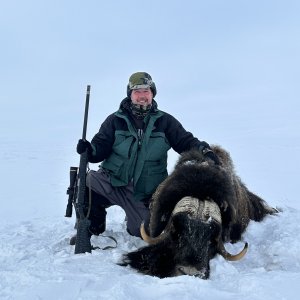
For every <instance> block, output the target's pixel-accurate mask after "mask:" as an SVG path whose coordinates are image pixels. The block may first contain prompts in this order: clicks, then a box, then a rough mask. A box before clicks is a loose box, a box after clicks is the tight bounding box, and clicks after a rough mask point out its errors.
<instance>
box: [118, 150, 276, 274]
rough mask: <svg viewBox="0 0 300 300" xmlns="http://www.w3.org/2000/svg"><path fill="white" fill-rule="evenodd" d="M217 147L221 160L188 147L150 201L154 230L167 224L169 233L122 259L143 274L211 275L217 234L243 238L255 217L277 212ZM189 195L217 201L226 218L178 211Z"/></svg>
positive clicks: (232, 239)
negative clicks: (207, 158)
mask: <svg viewBox="0 0 300 300" xmlns="http://www.w3.org/2000/svg"><path fill="white" fill-rule="evenodd" d="M212 148H213V151H214V152H215V153H216V155H217V156H218V157H219V159H220V162H221V163H220V165H219V166H216V165H215V164H213V163H211V162H209V161H208V162H205V161H203V155H202V154H201V153H200V152H199V151H198V150H191V151H188V152H186V153H183V154H182V155H181V157H180V159H179V160H178V162H177V164H176V166H175V169H174V171H173V172H172V174H171V175H170V176H169V177H168V178H167V179H166V180H165V181H164V182H162V183H161V185H160V186H159V187H158V188H157V190H156V192H155V193H154V194H153V197H152V201H151V204H150V213H151V218H150V225H149V232H150V236H152V237H156V236H158V235H159V234H160V233H161V232H162V230H164V229H165V227H166V225H167V224H168V228H169V229H168V230H169V231H170V232H169V235H168V236H167V237H166V238H165V239H164V240H162V241H160V242H159V243H158V244H156V245H149V246H146V247H143V248H141V249H138V250H136V251H134V252H131V253H128V254H126V255H124V257H123V261H122V263H121V265H123V266H126V265H130V266H131V267H133V268H135V269H137V270H138V271H139V272H142V273H144V274H148V275H152V276H157V277H160V278H163V277H169V276H176V275H180V274H184V272H183V273H180V266H182V268H183V270H185V269H187V268H188V269H189V270H190V269H191V270H192V271H191V272H189V274H193V275H195V276H199V277H200V278H204V279H205V278H208V276H209V260H210V259H211V258H213V257H214V256H215V255H216V254H217V240H218V239H219V238H220V237H221V240H222V241H223V242H224V243H225V242H228V241H230V242H236V241H238V240H240V239H241V236H242V234H243V232H244V231H245V230H246V228H247V226H248V224H249V222H250V220H254V221H261V220H262V219H263V218H264V217H265V216H266V215H267V214H274V213H276V212H277V210H276V209H273V208H271V207H270V206H268V205H267V203H266V202H265V201H264V200H263V199H261V198H260V197H259V196H257V195H255V194H254V193H252V192H250V191H249V190H248V188H247V187H246V185H245V184H244V183H243V182H242V181H241V179H240V178H239V177H238V176H237V175H236V173H235V170H234V165H233V162H232V160H231V157H230V155H229V153H228V152H227V151H225V150H224V149H222V148H221V147H219V146H213V147H212ZM186 196H191V197H194V198H197V199H198V200H199V201H205V200H209V201H213V202H215V203H216V204H217V205H218V206H219V208H220V212H221V218H222V224H219V223H216V222H209V223H205V222H203V221H202V220H197V219H192V218H191V217H189V216H188V214H187V213H180V214H178V215H175V216H171V215H172V211H173V210H174V207H175V206H176V204H177V203H178V202H179V201H180V200H181V199H182V198H183V197H186Z"/></svg>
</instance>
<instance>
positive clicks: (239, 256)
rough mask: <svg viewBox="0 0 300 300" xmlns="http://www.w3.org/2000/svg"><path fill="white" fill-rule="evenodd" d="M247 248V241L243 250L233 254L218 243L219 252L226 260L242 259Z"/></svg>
mask: <svg viewBox="0 0 300 300" xmlns="http://www.w3.org/2000/svg"><path fill="white" fill-rule="evenodd" d="M247 250H248V243H247V242H246V243H245V246H244V248H243V250H242V251H241V252H239V253H237V254H235V255H233V254H230V253H229V252H228V251H227V250H226V249H225V247H224V244H221V245H220V254H221V255H222V256H223V257H224V258H225V259H226V260H228V261H237V260H240V259H242V258H243V257H244V256H245V254H246V253H247Z"/></svg>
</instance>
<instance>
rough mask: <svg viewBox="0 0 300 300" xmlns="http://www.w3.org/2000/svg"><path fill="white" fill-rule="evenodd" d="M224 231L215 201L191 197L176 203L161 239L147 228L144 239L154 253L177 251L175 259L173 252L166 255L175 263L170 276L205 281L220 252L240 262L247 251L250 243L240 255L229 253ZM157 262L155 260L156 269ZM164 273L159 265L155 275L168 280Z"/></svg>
mask: <svg viewBox="0 0 300 300" xmlns="http://www.w3.org/2000/svg"><path fill="white" fill-rule="evenodd" d="M221 232H222V219H221V212H220V208H219V206H218V205H217V204H216V203H215V202H213V201H212V200H211V199H207V200H204V201H199V199H197V198H193V197H190V196H187V197H184V198H182V199H181V200H180V201H179V202H178V203H177V204H176V206H175V208H174V210H173V211H172V214H171V217H170V220H169V222H168V225H167V227H166V229H165V230H164V231H163V232H162V233H161V234H160V235H159V236H158V237H156V238H152V237H150V236H149V235H148V234H147V233H146V231H145V228H144V225H142V227H141V235H142V238H143V239H144V240H145V241H146V242H148V243H149V244H150V246H149V247H150V249H151V248H152V254H154V253H155V252H156V251H157V250H158V249H159V250H160V251H162V252H163V251H165V250H166V248H165V247H166V245H168V247H167V249H168V250H169V251H170V252H172V250H174V249H176V250H175V251H174V254H173V255H174V256H173V257H172V256H171V255H172V253H167V252H166V253H165V255H164V256H165V258H166V259H168V260H173V262H172V263H171V262H169V265H170V266H171V265H172V268H171V269H170V270H169V271H168V273H169V274H168V276H177V275H183V274H186V275H194V276H197V277H200V278H203V279H206V278H208V276H209V261H210V259H211V258H213V257H214V256H215V255H216V254H217V253H219V254H221V255H222V256H223V257H224V258H225V259H227V260H238V259H241V258H242V257H243V256H244V255H245V253H246V251H247V244H246V245H245V247H244V249H243V250H242V251H241V252H240V253H238V254H236V255H232V254H230V253H228V252H227V251H226V250H225V247H224V244H223V241H222V238H221ZM160 251H159V252H160ZM159 255H161V253H160V254H159ZM169 255H170V256H169ZM168 256H169V257H168ZM144 259H145V257H144ZM155 263H156V262H155V261H152V264H153V265H152V266H151V267H152V268H153V267H154V266H155ZM152 271H153V269H152ZM164 271H165V270H162V269H159V265H158V266H157V269H155V272H157V273H156V274H155V275H156V276H159V277H165V274H163V273H164Z"/></svg>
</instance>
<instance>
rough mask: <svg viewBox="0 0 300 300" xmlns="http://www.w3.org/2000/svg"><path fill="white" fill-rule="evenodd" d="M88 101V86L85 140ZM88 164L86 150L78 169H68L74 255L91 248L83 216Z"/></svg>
mask: <svg viewBox="0 0 300 300" xmlns="http://www.w3.org/2000/svg"><path fill="white" fill-rule="evenodd" d="M89 101H90V85H88V86H87V90H86V100H85V111H84V121H83V131H82V139H83V140H85V139H86V129H87V120H88V110H89ZM87 164H88V152H87V150H86V151H85V152H84V153H82V154H81V155H80V163H79V168H77V167H71V168H70V186H69V188H68V190H67V194H68V195H69V199H68V205H67V209H66V215H65V216H66V217H71V216H72V203H73V205H74V207H75V211H76V218H77V221H76V228H77V235H76V242H75V254H79V253H85V252H89V253H90V252H91V251H92V246H91V242H90V234H89V226H90V220H89V219H88V218H87V216H86V214H85V209H84V208H85V204H86V203H85V194H86V173H87Z"/></svg>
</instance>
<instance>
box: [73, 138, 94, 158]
mask: <svg viewBox="0 0 300 300" xmlns="http://www.w3.org/2000/svg"><path fill="white" fill-rule="evenodd" d="M76 150H77V153H78V154H82V153H84V152H85V151H86V150H87V152H88V154H91V153H92V152H93V148H92V145H91V143H90V142H89V141H87V140H83V139H80V140H79V141H78V144H77V148H76Z"/></svg>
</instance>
